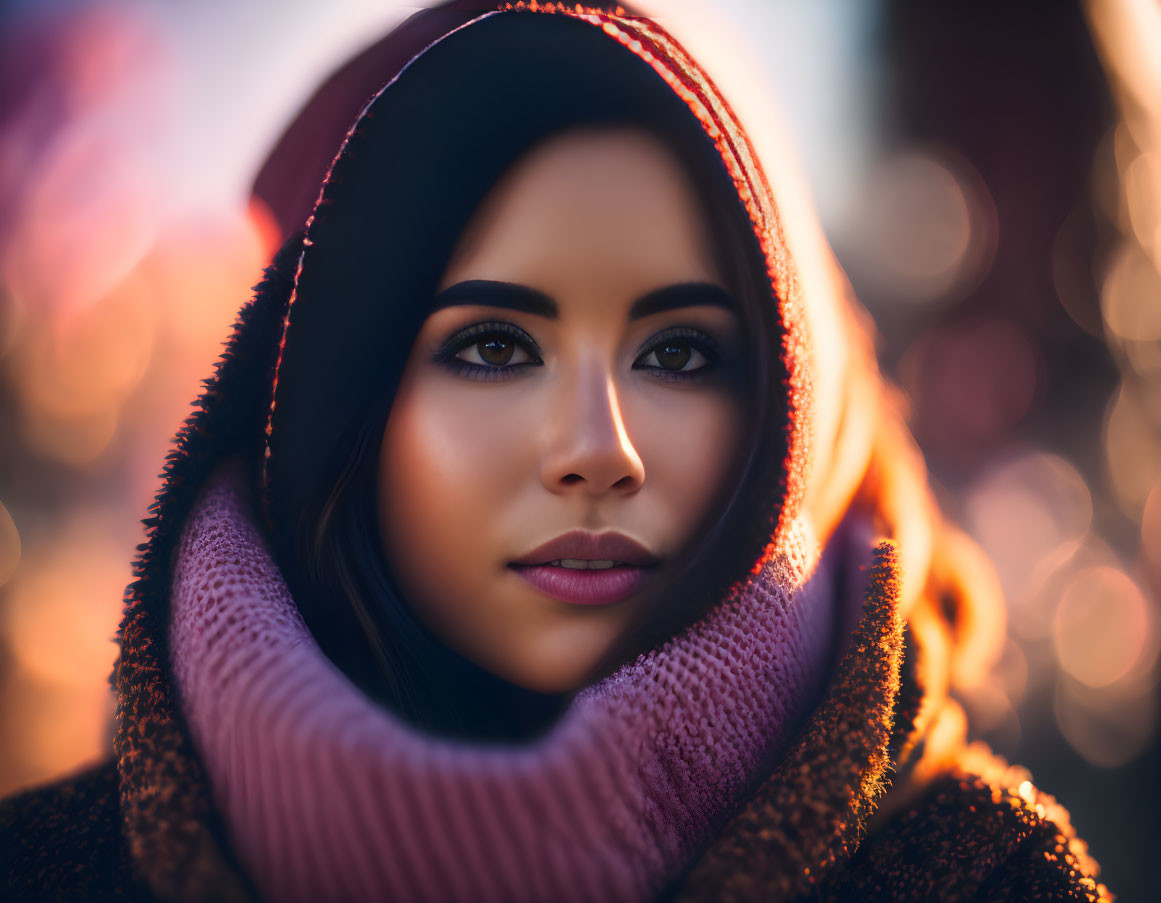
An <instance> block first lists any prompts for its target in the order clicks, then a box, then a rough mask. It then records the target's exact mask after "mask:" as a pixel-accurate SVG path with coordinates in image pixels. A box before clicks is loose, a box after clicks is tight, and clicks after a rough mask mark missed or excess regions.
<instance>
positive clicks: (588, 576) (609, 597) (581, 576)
mask: <svg viewBox="0 0 1161 903" xmlns="http://www.w3.org/2000/svg"><path fill="white" fill-rule="evenodd" d="M511 567H512V570H514V571H515V572H516V573H517V574H519V575H520V576H521V577H523V578H524V579H525V580H527V581H528V582H529V583H531V584H532V585H533V586H535V587H536V588H537V589H538V590H540V591H541V592H542V593H544V594H546V595H549V596H552V598H554V599H559V600H560V601H561V602H571V603H573V604H574V605H612V604H613V603H615V602H620V601H622V600H624V599H627V598H629V596H631V595H633V593H635V592H636V591H637V590H638V588H640V586H641V584H642V583H644V582H645V577H646V574H647V570H648V569H647V568H643V567H634V566H632V565H618V566H617V567H611V568H603V569H586V570H580V569H579V568H562V567H554V566H553V565H551V564H533V565H520V564H514V565H511Z"/></svg>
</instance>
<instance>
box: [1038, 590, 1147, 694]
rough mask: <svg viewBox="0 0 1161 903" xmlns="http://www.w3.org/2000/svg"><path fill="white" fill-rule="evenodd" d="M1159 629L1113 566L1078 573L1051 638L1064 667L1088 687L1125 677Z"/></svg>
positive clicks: (1137, 594)
mask: <svg viewBox="0 0 1161 903" xmlns="http://www.w3.org/2000/svg"><path fill="white" fill-rule="evenodd" d="M1154 630H1156V625H1155V624H1154V623H1153V621H1152V619H1151V617H1150V612H1149V607H1148V604H1147V603H1146V601H1145V598H1144V596H1143V595H1142V594H1141V591H1140V590H1139V589H1138V588H1137V585H1136V584H1135V583H1134V582H1133V581H1132V580H1131V579H1130V578H1129V577H1128V576H1127V575H1126V574H1124V573H1123V572H1121V571H1118V570H1116V569H1114V568H1111V567H1093V568H1089V569H1086V570H1084V571H1081V572H1080V573H1078V574H1076V575H1075V576H1074V577H1073V578H1072V579H1071V581H1070V582H1069V584H1068V586H1067V587H1066V588H1065V591H1064V594H1063V595H1062V596H1061V599H1060V605H1059V606H1058V607H1057V609H1056V616H1055V618H1054V619H1053V624H1052V639H1053V644H1054V647H1055V649H1056V655H1057V657H1058V659H1059V661H1060V667H1061V668H1063V669H1064V670H1065V671H1066V672H1067V673H1068V674H1070V675H1071V676H1072V677H1074V678H1076V679H1077V680H1078V681H1080V682H1081V683H1083V684H1085V685H1087V686H1090V687H1106V686H1109V685H1110V684H1114V683H1116V682H1117V681H1119V680H1120V679H1121V678H1123V677H1125V676H1126V675H1127V674H1128V673H1129V672H1130V671H1131V670H1132V669H1133V668H1134V666H1135V665H1137V663H1138V660H1139V659H1140V658H1141V657H1142V655H1143V654H1144V653H1145V652H1146V651H1147V649H1148V647H1149V646H1150V645H1151V640H1150V635H1151V633H1152V632H1153V631H1154Z"/></svg>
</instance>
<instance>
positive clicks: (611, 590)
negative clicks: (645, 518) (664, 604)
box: [508, 530, 660, 605]
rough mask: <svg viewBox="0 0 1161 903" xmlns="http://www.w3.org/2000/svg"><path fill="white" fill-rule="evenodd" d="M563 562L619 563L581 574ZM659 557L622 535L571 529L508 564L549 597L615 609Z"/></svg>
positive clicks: (638, 586) (637, 587)
mask: <svg viewBox="0 0 1161 903" xmlns="http://www.w3.org/2000/svg"><path fill="white" fill-rule="evenodd" d="M562 558H579V559H584V560H588V561H615V562H618V563H617V564H616V565H614V566H613V567H611V568H603V569H593V570H578V569H575V568H565V567H557V566H554V565H552V564H550V562H552V561H557V560H559V559H562ZM659 561H660V559H658V557H657V556H656V555H654V554H653V553H652V552H650V551H649V550H648V549H647V548H645V547H644V546H643V545H641V544H640V543H639V542H637V541H636V540H633V539H630V538H629V537H628V536H625V535H624V534H623V533H616V532H609V533H586V532H584V531H583V530H573V531H571V532H569V533H565V534H563V535H561V536H558V537H556V538H555V539H551V540H549V541H548V542H546V543H544V544H543V545H540V546H537V547H536V548H535V549H533V550H532V551H531V552H529V553H528V554H527V555H523V556H521V557H520V558H518V559H516V560H515V561H513V562H511V563H510V564H509V565H508V566H509V567H510V568H512V570H514V571H515V572H516V573H517V574H519V575H520V576H521V577H523V578H524V579H525V580H527V581H528V582H529V583H531V584H532V585H533V586H535V587H536V588H537V589H538V590H540V591H541V592H542V593H544V594H545V595H548V596H551V597H552V598H554V599H558V600H560V601H561V602H570V603H572V604H574V605H613V604H614V603H617V602H620V601H622V600H624V599H627V598H628V597H629V596H631V595H633V593H635V592H636V591H637V590H638V589H639V588H640V587H641V584H642V583H644V582H645V579H646V578H647V576H648V572H649V569H650V568H652V567H654V566H656V565H657V564H658V562H659Z"/></svg>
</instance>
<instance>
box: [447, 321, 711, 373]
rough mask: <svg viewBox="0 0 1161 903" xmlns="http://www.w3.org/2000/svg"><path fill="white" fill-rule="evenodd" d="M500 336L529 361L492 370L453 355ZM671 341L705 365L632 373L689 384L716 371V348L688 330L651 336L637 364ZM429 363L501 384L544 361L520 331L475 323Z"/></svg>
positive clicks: (639, 367) (635, 366) (504, 325)
mask: <svg viewBox="0 0 1161 903" xmlns="http://www.w3.org/2000/svg"><path fill="white" fill-rule="evenodd" d="M493 335H502V336H505V337H507V338H510V339H512V340H513V341H514V342H515V343H516V345H518V346H519V347H520V348H522V349H523V350H524V351H525V352H526V353H527V354H528V355H529V356H530V357H531V358H533V359H532V360H529V361H522V362H520V363H518V364H501V365H495V366H486V365H483V364H474V363H472V362H471V361H465V360H462V359H461V358H459V357H458V356H457V355H459V353H460V352H461V351H463V350H464V349H465V348H471V347H472V346H473V345H475V344H478V343H479V342H480V340H482V339H484V338H487V337H488V336H493ZM674 339H681V340H683V342H684V343H685V344H688V345H689V346H690V347H691V348H692V349H694V350H695V351H699V352H701V354H702V355H703V356H704V357H705V359H706V363H705V364H704V365H702V366H701V367H698V368H697V369H695V370H686V371H683V370H669V369H667V368H665V367H654V366H649V365H640V364H638V363H636V362H634V364H633V369H634V370H649V371H651V372H652V373H653V374H654V375H655V376H656V377H657V378H658V379H664V380H670V381H674V382H692V381H694V380H702V379H705V378H706V377H707V376H708V375H709V374H710V373H712V372H713V371H714V370H716V369H717V364H718V361H719V352H718V348H717V344H716V343H715V342H714V341H713V339H711V338H710V337H709V336H707V335H706V334H705V333H702V332H698V331H696V330H693V329H690V328H688V327H682V326H677V327H673V328H671V329H666V330H664V331H663V332H661V333H659V334H658V335H656V336H654V337H653V338H652V340H651V341H650V343H649V345H648V346H646V347H645V348H644V349H643V350H642V351H641V353H640V354H639V355H638V356H637V361H640V360H641V358H644V357H648V356H649V355H650V354H652V353H653V352H655V351H658V350H660V349H661V348H663V347H664V346H665V344H666V343H667V342H671V341H673V340H674ZM432 360H433V361H434V362H435V363H437V364H440V365H442V366H444V367H446V368H447V369H449V370H450V371H452V373H454V374H455V375H456V376H463V377H466V378H468V379H478V380H501V379H511V378H513V377H515V376H518V375H519V374H520V373H522V372H523V371H524V370H526V369H527V368H529V367H540V366H543V364H544V361H543V360H541V359H540V347H539V346H538V345H537V344H536V342H535V341H533V339H532V337H531V336H529V335H528V333H526V332H525V331H524V330H523V329H520V328H519V327H516V326H513V325H512V324H511V323H505V322H502V321H495V322H487V323H476V324H473V325H472V326H469V327H467V328H466V329H462V330H460V331H459V332H457V333H455V334H454V335H453V336H451V337H450V338H448V339H447V340H446V341H445V342H444V343H443V344H442V345H441V346H440V347H439V349H437V350H436V352H435V353H434V354H433V355H432Z"/></svg>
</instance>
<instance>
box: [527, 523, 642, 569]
mask: <svg viewBox="0 0 1161 903" xmlns="http://www.w3.org/2000/svg"><path fill="white" fill-rule="evenodd" d="M561 558H584V559H587V560H589V561H623V562H624V563H625V564H630V565H635V566H636V567H643V568H646V567H653V566H654V565H655V564H657V563H658V561H659V559H658V558H657V556H656V555H654V554H653V553H652V552H650V551H649V550H648V549H647V548H645V547H644V546H643V545H641V543H639V542H637V541H636V540H635V539H630V538H629V537H628V536H626V535H625V534H624V533H617V532H615V531H611V532H608V533H586V532H585V531H584V530H570V531H569V532H568V533H562V534H561V535H560V536H558V537H556V538H555V539H550V540H549V541H548V542H546V543H544V544H543V545H539V546H537V547H536V548H535V549H533V550H532V551H531V552H529V553H528V554H527V555H522V556H521V557H519V558H516V559H514V560H513V561H512V564H516V565H527V564H547V563H548V562H550V561H559V560H560V559H561Z"/></svg>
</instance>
